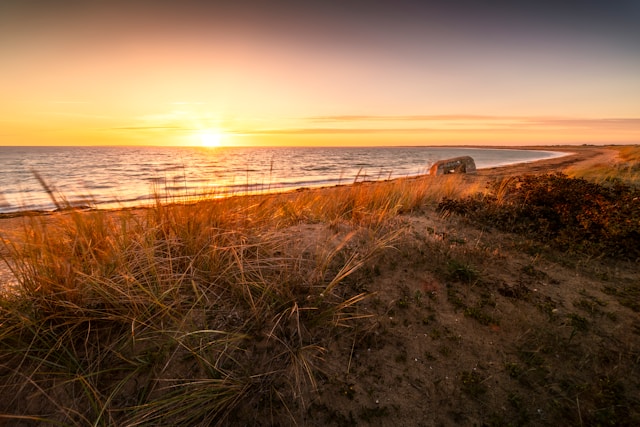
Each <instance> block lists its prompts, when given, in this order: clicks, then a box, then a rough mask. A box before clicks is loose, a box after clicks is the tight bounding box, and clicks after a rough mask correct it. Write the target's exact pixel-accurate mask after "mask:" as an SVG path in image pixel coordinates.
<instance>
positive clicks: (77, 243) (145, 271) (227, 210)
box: [0, 176, 473, 425]
mask: <svg viewBox="0 0 640 427" xmlns="http://www.w3.org/2000/svg"><path fill="white" fill-rule="evenodd" d="M463 179H464V178H463V177H460V176H450V177H445V178H442V179H437V180H434V179H430V178H428V177H426V178H416V179H399V180H394V181H389V182H382V183H376V184H371V183H362V184H357V185H352V186H344V187H335V188H328V189H321V190H317V191H300V192H294V193H285V194H276V195H268V196H259V197H258V196H256V197H252V196H247V197H232V198H227V199H220V200H214V201H206V200H202V201H200V202H199V203H192V204H180V203H165V202H164V201H163V199H162V198H161V197H158V198H157V202H156V204H155V205H154V206H153V207H151V208H148V209H142V210H130V211H120V212H104V211H93V212H79V211H74V210H70V211H68V212H65V213H61V214H58V215H56V216H55V218H50V217H38V216H34V217H25V219H24V225H23V229H22V233H21V237H20V238H19V239H16V240H11V241H8V240H6V241H3V243H4V245H5V248H4V249H5V251H4V252H3V253H4V254H5V255H3V259H4V261H5V262H6V263H7V265H8V266H9V268H10V269H11V271H12V273H13V275H14V276H15V277H16V279H17V284H16V285H15V286H14V287H12V288H11V291H7V292H4V293H3V295H2V296H1V297H0V325H1V326H0V372H1V373H2V375H1V378H2V381H1V382H0V394H1V395H2V396H3V399H1V403H0V413H2V414H4V415H2V418H4V419H12V420H13V421H16V422H17V421H18V420H20V422H23V423H29V422H31V423H33V424H39V423H45V422H46V423H50V424H53V425H195V424H210V423H220V422H228V421H232V420H234V419H236V418H237V417H238V416H239V415H238V414H241V413H242V412H243V411H246V410H248V409H250V408H251V409H252V410H258V411H260V413H266V414H273V416H274V417H276V418H277V417H281V416H282V414H283V413H284V414H289V415H290V416H291V418H292V419H293V418H295V416H294V414H295V413H296V412H297V411H301V410H303V409H304V407H305V404H306V402H307V401H308V397H309V396H310V393H313V392H314V390H315V388H316V385H317V384H316V382H317V379H318V376H321V377H322V376H324V375H327V372H326V369H327V368H326V367H325V366H324V365H323V356H324V355H325V354H326V352H327V351H328V349H329V348H330V346H331V343H332V341H333V340H334V338H335V336H337V335H341V336H344V334H349V333H353V327H352V326H353V323H354V321H356V320H357V319H358V318H359V317H361V316H362V314H361V313H359V312H358V310H357V304H358V303H359V302H360V301H362V300H363V299H364V298H367V296H368V295H367V294H366V293H364V292H361V291H360V290H359V289H358V286H357V283H356V281H355V280H352V279H351V277H352V276H353V275H354V273H356V272H358V270H360V269H362V268H363V267H366V266H370V265H371V263H372V261H373V260H374V259H375V257H376V256H377V255H378V254H380V253H381V252H382V251H384V250H387V249H389V248H391V247H393V244H394V242H396V241H397V240H398V239H399V236H400V235H401V232H402V230H398V229H396V228H394V227H393V224H392V220H393V218H394V217H395V216H396V215H397V214H398V213H399V212H408V211H412V210H417V209H420V208H421V206H423V205H424V204H425V203H429V202H433V201H435V200H438V199H439V198H441V197H442V196H444V195H447V196H452V195H453V194H454V193H457V194H462V193H463V192H464V191H473V186H466V187H465V186H464V185H462V184H463ZM43 185H45V186H46V183H43ZM465 188H466V190H465ZM51 194H52V197H55V196H54V195H53V192H51ZM60 200H62V201H60ZM54 201H55V202H56V203H58V204H61V207H63V208H64V207H65V206H64V199H63V198H61V197H59V196H58V197H56V198H54ZM301 225H305V226H307V227H312V228H313V229H312V230H311V231H309V230H305V231H304V233H302V232H300V233H297V231H296V227H299V226H301ZM309 232H311V235H310V236H311V237H305V236H307V235H309Z"/></svg>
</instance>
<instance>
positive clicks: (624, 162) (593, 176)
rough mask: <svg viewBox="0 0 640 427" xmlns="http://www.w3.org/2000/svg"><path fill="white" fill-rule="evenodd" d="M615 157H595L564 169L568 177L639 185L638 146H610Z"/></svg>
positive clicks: (639, 155)
mask: <svg viewBox="0 0 640 427" xmlns="http://www.w3.org/2000/svg"><path fill="white" fill-rule="evenodd" d="M608 148H610V149H611V150H614V151H616V152H617V157H615V158H605V159H602V158H596V159H594V160H591V161H589V162H582V163H580V164H578V165H577V166H572V167H570V168H568V169H567V170H566V173H567V175H568V176H570V177H575V178H584V179H587V180H589V181H593V182H596V183H602V182H606V181H614V180H619V181H621V182H623V183H625V184H628V185H640V146H637V145H635V146H620V147H616V146H611V147H608Z"/></svg>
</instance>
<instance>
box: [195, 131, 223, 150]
mask: <svg viewBox="0 0 640 427" xmlns="http://www.w3.org/2000/svg"><path fill="white" fill-rule="evenodd" d="M198 137H199V138H200V143H201V144H202V146H203V147H220V145H222V140H223V139H224V135H223V134H222V133H221V132H217V131H205V132H200V133H199V134H198Z"/></svg>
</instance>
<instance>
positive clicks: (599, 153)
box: [0, 146, 617, 238]
mask: <svg viewBox="0 0 640 427" xmlns="http://www.w3.org/2000/svg"><path fill="white" fill-rule="evenodd" d="M466 147H468V148H472V146H466ZM474 148H479V147H474ZM482 148H486V149H494V148H495V149H500V147H482ZM501 148H503V149H514V150H535V151H549V152H558V153H564V154H565V155H562V156H558V157H552V158H545V159H540V160H533V161H529V162H520V163H513V164H509V165H504V166H494V167H489V168H480V169H477V171H476V173H474V174H468V175H466V176H467V177H468V178H469V179H487V178H496V177H498V178H500V177H505V176H509V175H522V174H530V173H533V174H539V173H549V172H554V171H562V170H564V169H566V168H568V167H570V166H577V165H580V164H583V163H592V162H594V161H598V162H604V163H614V162H615V159H616V157H617V153H616V151H615V149H612V148H611V147H610V146H553V147H546V146H518V147H501ZM427 176H429V175H428V174H424V175H416V176H410V177H398V178H393V179H392V180H396V179H404V178H410V179H418V178H422V177H427ZM385 181H386V180H381V181H375V180H373V181H363V182H362V183H367V184H373V185H375V184H376V183H377V182H385ZM358 184H360V183H358ZM347 185H354V183H346V184H336V185H329V186H319V187H302V188H296V189H286V190H284V191H281V192H278V191H272V192H270V193H258V194H239V195H231V196H229V197H269V196H271V195H274V194H286V193H295V192H299V191H322V190H325V189H329V188H335V187H343V186H347ZM207 200H208V199H207ZM198 202H199V201H195V202H194V203H198ZM152 206H153V203H150V204H149V205H148V206H144V205H138V206H126V207H119V208H89V209H83V208H76V209H74V208H71V209H63V210H52V211H33V210H31V211H30V210H26V211H17V212H7V213H0V238H1V237H3V234H6V233H7V232H10V231H12V230H15V229H16V227H18V226H19V225H20V224H19V222H21V221H23V220H24V219H25V218H29V217H51V218H54V217H56V216H58V215H64V214H67V213H69V212H95V211H104V212H123V211H135V210H141V209H148V208H150V207H152Z"/></svg>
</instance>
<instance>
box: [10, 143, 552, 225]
mask: <svg viewBox="0 0 640 427" xmlns="http://www.w3.org/2000/svg"><path fill="white" fill-rule="evenodd" d="M463 155H469V156H471V157H473V158H474V160H475V162H476V166H477V167H478V168H487V167H493V166H499V165H506V164H512V163H521V162H530V161H535V160H540V159H544V158H550V157H557V156H561V155H562V154H561V153H557V152H550V151H524V150H509V149H474V148H442V147H437V148H434V147H375V148H343V147H338V148H336V147H331V148H326V147H322V148H320V147H314V148H285V147H278V148H262V147H261V148H248V147H235V148H231V147H228V148H214V149H209V148H197V147H0V213H10V212H16V211H24V210H53V209H55V208H56V206H55V204H54V203H53V202H52V199H51V197H50V195H49V194H48V193H47V191H46V189H45V187H44V186H43V185H42V183H41V182H40V181H39V180H38V178H37V177H36V176H37V175H38V176H40V177H41V178H42V181H43V182H44V183H45V184H46V186H47V187H48V188H49V189H50V190H52V193H53V194H54V196H55V197H57V198H58V200H65V201H66V202H68V203H70V204H71V205H74V206H91V207H96V208H113V207H125V206H135V205H144V204H147V203H149V202H150V201H151V200H153V197H154V196H153V195H154V194H161V195H162V196H170V197H202V196H203V195H214V196H225V195H233V194H246V193H254V194H255V193H260V192H268V191H280V190H287V189H294V188H301V187H318V186H327V185H336V184H347V183H353V182H354V181H355V180H358V181H363V180H379V179H388V178H398V177H404V176H414V175H419V174H424V173H428V171H429V167H430V166H431V165H432V164H433V162H435V161H437V160H440V159H446V158H449V157H456V156H463Z"/></svg>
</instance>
